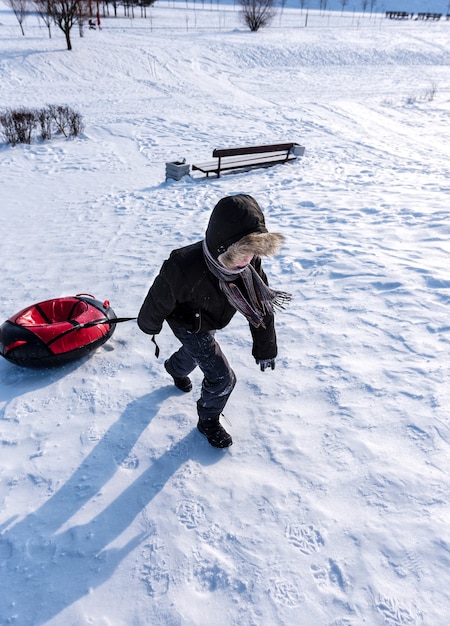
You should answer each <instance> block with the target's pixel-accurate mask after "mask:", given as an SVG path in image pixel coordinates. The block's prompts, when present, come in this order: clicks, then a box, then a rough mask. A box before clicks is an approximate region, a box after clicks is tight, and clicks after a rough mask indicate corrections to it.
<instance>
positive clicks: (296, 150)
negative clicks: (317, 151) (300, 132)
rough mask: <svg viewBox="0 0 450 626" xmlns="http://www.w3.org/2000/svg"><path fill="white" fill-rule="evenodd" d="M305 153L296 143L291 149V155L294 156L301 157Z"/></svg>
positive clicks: (303, 147) (302, 147)
mask: <svg viewBox="0 0 450 626" xmlns="http://www.w3.org/2000/svg"><path fill="white" fill-rule="evenodd" d="M304 153H305V146H301V145H300V144H298V143H294V145H293V146H292V148H291V154H294V155H295V156H303V155H304Z"/></svg>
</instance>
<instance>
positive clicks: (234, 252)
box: [217, 233, 284, 269]
mask: <svg viewBox="0 0 450 626" xmlns="http://www.w3.org/2000/svg"><path fill="white" fill-rule="evenodd" d="M283 240H284V237H283V235H280V234H279V233H250V235H246V236H245V237H242V239H239V240H238V241H236V242H235V243H232V244H231V246H230V247H229V248H228V249H227V250H226V251H225V252H223V253H222V254H219V256H218V259H217V260H218V261H219V262H220V263H222V265H224V266H225V267H228V268H230V269H232V268H233V267H236V265H237V263H238V261H239V259H242V257H246V256H248V255H250V254H251V255H253V256H272V255H273V254H276V253H277V252H278V250H279V249H280V247H281V244H282V243H283Z"/></svg>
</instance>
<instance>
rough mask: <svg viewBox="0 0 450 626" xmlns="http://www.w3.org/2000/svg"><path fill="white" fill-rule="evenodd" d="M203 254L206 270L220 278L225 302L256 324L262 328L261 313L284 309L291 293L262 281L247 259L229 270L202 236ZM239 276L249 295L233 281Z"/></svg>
mask: <svg viewBox="0 0 450 626" xmlns="http://www.w3.org/2000/svg"><path fill="white" fill-rule="evenodd" d="M202 245H203V255H204V257H205V261H206V265H207V266H208V269H209V271H210V272H211V273H212V274H214V276H215V277H216V278H218V279H219V285H220V289H221V290H222V292H223V294H224V295H225V296H226V298H227V300H228V302H229V303H230V304H231V306H233V307H234V308H235V309H236V310H237V311H239V312H240V313H242V315H243V316H244V317H246V318H247V320H248V321H249V322H250V324H251V325H252V326H254V327H255V328H259V327H260V326H261V327H262V328H265V325H264V321H263V320H264V316H265V315H266V314H267V313H270V314H272V315H273V314H274V313H275V310H276V309H284V308H285V305H286V304H288V302H289V301H290V300H291V294H289V293H286V292H285V291H275V290H274V289H271V288H270V287H269V286H268V285H266V283H265V282H264V281H263V279H262V278H261V276H260V275H259V274H258V272H257V271H256V270H255V268H254V267H253V265H251V264H250V263H249V264H248V265H247V266H246V267H244V268H243V269H240V270H237V271H236V270H230V269H228V268H227V267H225V266H224V265H222V264H221V263H219V262H218V261H217V260H216V259H215V258H214V257H213V256H212V254H211V253H210V251H209V250H208V246H207V245H206V240H205V239H204V240H203V243H202ZM238 278H242V282H243V283H244V287H245V290H246V292H247V294H248V298H246V297H245V296H244V294H243V293H242V291H241V290H240V289H239V287H238V286H237V285H236V284H235V281H236V280H237V279H238Z"/></svg>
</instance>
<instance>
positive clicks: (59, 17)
mask: <svg viewBox="0 0 450 626" xmlns="http://www.w3.org/2000/svg"><path fill="white" fill-rule="evenodd" d="M48 11H49V15H50V16H51V17H52V19H53V21H54V22H55V24H56V25H57V26H58V28H60V29H61V30H62V31H63V33H64V35H65V37H66V43H67V50H72V42H71V40H70V31H71V30H72V28H73V26H75V24H78V25H79V24H80V19H81V18H82V17H86V16H87V15H88V6H87V3H86V2H85V0H49V1H48Z"/></svg>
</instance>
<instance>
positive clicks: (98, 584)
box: [0, 2, 450, 626]
mask: <svg viewBox="0 0 450 626" xmlns="http://www.w3.org/2000/svg"><path fill="white" fill-rule="evenodd" d="M421 6H423V5H420V4H417V6H415V7H414V10H416V11H417V10H421ZM336 8H337V9H339V5H337V6H336ZM387 8H393V7H387ZM438 9H439V7H438ZM412 10H413V9H412ZM439 10H443V11H444V12H445V7H441V8H440V9H439ZM304 23H305V11H303V12H302V11H300V9H299V8H298V7H297V8H295V7H294V5H291V7H290V8H289V6H288V7H287V8H285V10H284V11H283V13H282V15H279V16H278V17H277V18H276V19H275V21H274V23H273V25H272V27H271V28H268V29H265V30H263V31H260V32H258V33H254V34H252V33H250V32H249V31H247V30H246V29H245V28H244V27H243V26H242V24H241V23H240V22H239V19H238V12H237V10H236V9H235V8H234V7H233V6H221V5H217V4H216V3H214V5H210V4H209V3H205V5H204V9H203V10H202V9H200V4H199V3H197V6H196V7H195V8H194V6H193V5H185V3H184V2H183V3H179V4H178V5H176V4H174V3H170V5H168V4H165V3H158V5H157V6H156V7H155V8H154V9H153V10H152V11H151V17H149V18H148V19H147V20H143V19H140V18H138V17H137V18H136V19H134V20H130V19H125V18H119V19H109V20H104V21H103V30H102V31H101V32H99V31H95V32H91V31H86V32H85V36H84V38H83V39H80V38H79V37H78V35H77V33H74V37H73V45H74V49H73V51H72V52H68V51H67V50H66V49H65V42H64V39H63V36H62V33H60V32H58V31H56V30H54V31H53V36H52V38H51V39H49V38H48V37H47V32H46V29H45V27H44V26H43V25H42V24H41V25H39V23H38V21H37V19H36V18H35V17H29V18H28V19H27V20H26V22H25V24H24V28H25V33H26V36H25V37H22V36H21V35H20V29H19V26H18V24H17V22H16V20H15V18H14V16H13V15H12V14H11V12H10V10H9V9H7V8H6V5H4V4H2V5H0V84H1V105H2V106H3V107H19V106H29V107H41V106H45V105H46V104H49V103H52V104H68V105H70V106H72V107H74V108H75V109H76V110H78V111H80V113H81V114H82V116H83V119H84V121H85V124H86V128H85V132H84V134H83V136H82V137H80V138H78V139H75V140H65V139H63V138H56V139H53V140H52V141H49V142H45V143H43V142H39V141H35V142H34V143H33V144H32V145H30V146H24V145H21V146H17V147H14V148H12V147H10V146H7V145H5V144H2V145H0V188H1V194H0V197H1V218H2V233H1V239H0V255H1V257H0V258H1V263H2V277H1V292H0V318H1V319H2V320H3V319H6V318H8V317H9V316H11V315H12V314H13V313H15V312H16V311H18V310H20V309H21V308H23V307H25V306H27V305H29V304H32V303H34V302H37V301H40V300H45V299H47V298H53V297H58V296H63V295H73V294H75V293H80V292H82V293H86V292H87V293H91V294H93V295H95V296H96V297H97V298H99V299H101V300H103V299H108V300H110V301H111V304H112V306H113V308H114V309H115V311H116V313H117V315H119V316H129V315H131V316H132V315H136V314H137V312H138V310H139V307H140V305H141V303H142V300H143V298H144V296H145V294H146V292H147V289H148V287H149V285H150V284H151V282H152V280H153V278H154V276H155V275H156V273H157V271H158V269H159V267H160V265H161V263H162V261H163V260H164V259H165V258H166V257H167V255H168V254H169V252H170V251H171V250H172V249H173V248H176V247H180V246H183V245H185V244H188V243H191V242H194V241H196V240H199V239H201V238H202V236H203V233H204V230H205V227H206V224H207V221H208V218H209V214H210V211H211V209H212V207H213V206H214V204H215V203H216V202H217V201H218V200H219V199H220V198H221V197H223V196H225V195H228V194H231V193H235V192H247V193H250V194H252V195H253V196H254V197H255V198H256V199H257V200H258V201H259V202H260V204H261V206H262V207H263V208H264V211H265V214H266V217H267V222H268V225H269V228H270V229H271V230H273V231H275V232H281V233H283V234H284V235H285V236H286V245H285V246H284V248H283V251H282V254H280V255H279V256H277V257H275V258H273V259H271V260H268V261H266V262H265V267H266V270H267V272H268V274H269V277H270V280H271V284H272V285H273V286H275V287H278V288H280V289H286V290H289V291H291V292H292V293H293V301H292V304H291V306H290V307H289V308H288V309H287V310H286V311H285V312H283V313H281V314H279V315H278V318H277V328H278V339H279V358H278V361H277V367H276V369H275V371H273V372H271V371H270V372H265V373H262V372H260V371H259V368H258V367H257V366H256V364H255V363H254V361H253V359H252V357H251V343H250V333H249V330H248V327H247V324H246V323H245V321H244V320H243V318H240V317H238V316H236V317H235V318H234V320H233V322H232V323H231V324H230V326H229V327H228V328H227V329H225V330H224V331H222V332H221V333H219V340H220V343H221V345H222V347H223V349H224V351H225V353H226V354H227V355H228V357H229V359H230V362H231V364H232V366H233V368H234V369H235V371H236V374H237V377H238V384H237V387H236V389H235V391H234V393H233V395H232V396H231V399H230V401H229V404H228V406H227V408H226V416H227V418H228V419H229V421H230V422H231V425H228V424H227V423H225V426H226V427H227V428H228V429H229V430H230V432H231V433H232V436H233V438H234V445H233V446H232V447H231V448H230V449H229V450H226V451H217V450H214V449H213V448H211V447H210V446H209V445H208V443H207V442H206V440H204V439H203V438H202V437H201V435H200V434H199V433H198V432H197V431H196V429H195V424H196V411H195V401H196V398H197V395H198V391H199V386H200V383H201V377H200V373H199V372H195V373H194V375H193V383H194V391H193V393H192V394H189V395H188V394H182V393H180V392H178V391H177V390H176V389H175V388H174V387H173V385H171V381H170V379H169V378H168V376H167V375H166V373H165V372H164V369H163V367H162V363H163V360H164V358H167V357H168V356H169V355H170V354H171V351H172V350H174V349H175V348H176V346H177V343H176V340H175V339H174V338H173V336H172V335H171V333H170V332H169V330H168V329H167V328H166V327H165V328H164V330H163V332H162V333H161V335H160V336H159V338H158V341H159V344H160V347H161V356H160V358H159V360H156V359H155V356H154V354H153V345H152V344H151V342H150V339H149V338H148V337H147V336H145V335H144V334H142V333H141V332H140V331H139V329H138V328H137V326H136V324H135V323H134V322H127V323H124V324H120V325H118V326H117V329H116V332H115V334H114V335H113V337H112V338H111V340H110V341H108V342H107V343H106V344H105V345H104V346H103V347H102V348H100V349H99V350H98V351H97V352H96V353H95V354H93V355H91V356H90V357H89V358H86V359H84V360H81V361H78V362H76V363H74V364H72V365H69V366H66V367H63V368H60V369H53V370H47V371H33V370H27V369H23V368H19V367H17V366H14V365H12V364H10V363H9V362H7V361H6V360H2V362H1V363H0V403H1V404H0V409H1V410H0V445H1V463H0V507H1V518H0V529H1V533H2V534H1V540H0V576H1V582H0V623H1V625H2V626H4V625H7V624H14V625H18V626H40V625H43V624H48V625H51V626H71V625H73V626H84V625H91V624H94V625H96V626H141V625H157V626H160V625H161V626H178V625H179V626H194V625H195V626H205V625H208V626H272V625H285V626H298V625H300V626H326V625H327V626H331V625H333V626H360V625H362V624H364V625H366V626H375V625H384V624H388V625H390V626H397V625H405V624H408V625H409V624H414V625H416V624H417V625H423V626H447V624H448V623H450V530H449V529H450V510H449V501H450V489H449V466H450V428H449V406H450V385H449V359H448V350H449V343H450V321H449V303H450V274H449V252H450V220H449V217H450V215H449V191H450V183H449V181H450V126H449V112H450V73H449V64H450V38H449V34H450V22H447V21H441V22H438V23H430V22H428V23H425V22H418V21H414V20H409V21H405V22H393V21H390V20H386V19H384V17H383V16H380V15H377V16H372V17H369V16H368V15H366V16H365V17H364V16H362V15H358V14H356V13H351V12H350V13H347V14H344V15H342V16H341V15H340V11H339V10H337V12H336V13H334V14H333V13H327V14H325V15H323V16H321V15H319V14H318V13H315V12H312V11H311V12H310V13H309V19H308V25H307V27H306V28H305V27H304ZM433 90H435V94H434V98H433V97H431V93H432V92H433ZM273 141H297V142H299V143H303V144H304V145H305V146H306V152H305V155H304V157H303V158H301V159H298V160H297V161H296V162H295V163H293V164H287V165H280V166H276V167H273V168H268V169H260V170H255V171H252V172H248V173H239V174H231V175H226V176H223V177H222V178H221V179H220V180H217V179H213V178H211V179H209V180H207V179H206V178H204V177H203V176H201V175H199V174H198V173H197V174H196V175H195V176H194V177H192V178H191V177H185V178H184V179H182V180H181V181H178V182H175V181H169V182H166V181H165V163H166V161H171V160H174V159H178V158H183V157H184V158H186V160H187V162H189V163H194V162H195V161H201V160H205V159H208V158H209V157H210V155H211V152H212V150H213V149H214V148H215V147H222V146H234V145H248V144H256V143H261V142H273Z"/></svg>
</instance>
